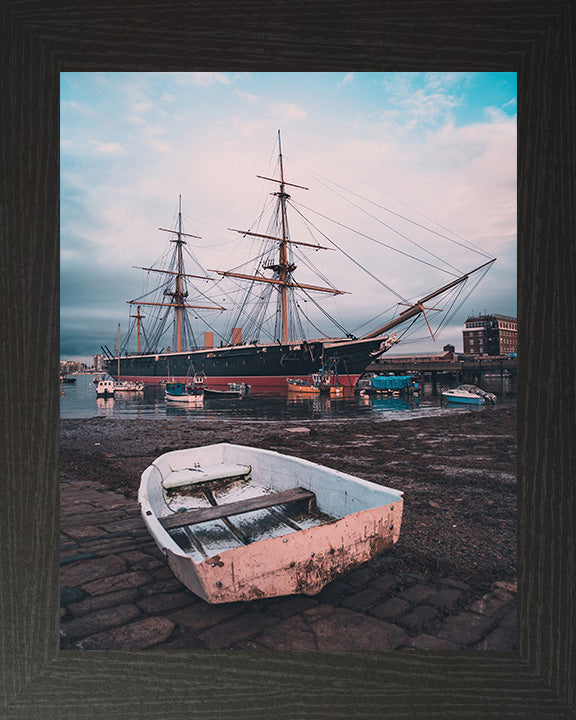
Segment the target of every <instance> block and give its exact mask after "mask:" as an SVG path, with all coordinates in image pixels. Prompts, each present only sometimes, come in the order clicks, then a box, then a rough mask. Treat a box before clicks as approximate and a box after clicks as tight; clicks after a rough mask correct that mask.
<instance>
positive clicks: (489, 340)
mask: <svg viewBox="0 0 576 720" xmlns="http://www.w3.org/2000/svg"><path fill="white" fill-rule="evenodd" d="M462 340H463V347H464V355H508V354H510V353H516V352H517V347H518V322H517V320H516V318H514V317H509V316H507V315H477V316H474V317H472V316H470V317H469V318H468V319H467V320H466V323H465V325H464V330H463V331H462Z"/></svg>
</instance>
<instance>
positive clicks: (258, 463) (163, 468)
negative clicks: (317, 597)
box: [138, 443, 403, 603]
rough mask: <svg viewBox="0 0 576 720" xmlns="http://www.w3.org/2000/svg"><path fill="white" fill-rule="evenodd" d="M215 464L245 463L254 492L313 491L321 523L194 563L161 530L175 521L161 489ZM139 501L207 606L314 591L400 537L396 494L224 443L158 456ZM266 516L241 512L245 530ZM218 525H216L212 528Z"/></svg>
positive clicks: (177, 570)
mask: <svg viewBox="0 0 576 720" xmlns="http://www.w3.org/2000/svg"><path fill="white" fill-rule="evenodd" d="M218 463H220V464H222V466H223V467H224V466H225V465H226V464H228V465H230V464H232V465H236V466H238V464H241V465H243V466H248V467H249V468H250V469H251V472H250V483H251V485H250V488H251V490H254V489H255V488H259V489H260V495H262V494H264V495H265V494H266V493H270V492H282V491H286V490H289V489H291V488H296V487H300V488H304V489H306V490H311V491H312V492H313V493H314V494H315V498H316V506H317V509H318V511H319V513H320V515H321V516H322V520H319V521H318V522H317V523H316V524H313V522H311V523H309V524H308V525H307V526H305V527H302V529H297V528H296V529H294V528H291V527H289V526H288V525H287V526H286V527H285V528H284V529H281V530H279V529H278V528H277V529H276V530H275V532H276V535H275V536H273V537H264V539H258V540H257V541H255V542H250V543H248V544H241V543H237V546H235V547H230V548H228V549H227V548H226V547H224V549H223V550H222V551H218V552H214V553H207V557H205V558H196V559H194V558H193V557H192V555H193V554H194V553H193V552H188V551H184V550H183V549H182V547H181V546H180V545H179V544H178V543H177V542H176V541H175V539H174V538H173V537H172V536H171V535H170V534H169V532H168V531H167V530H166V529H165V528H164V527H163V525H162V520H164V519H165V518H166V517H168V516H171V517H173V516H174V513H171V512H170V509H169V508H168V506H167V504H166V502H165V493H166V487H167V486H169V485H170V484H171V481H170V477H169V476H170V475H172V476H174V477H176V480H177V482H176V485H178V482H179V481H178V477H181V476H182V474H183V473H185V472H186V471H191V472H192V473H194V472H199V471H201V469H202V467H211V468H214V467H216V466H217V465H218ZM232 474H233V472H232ZM138 499H139V502H140V506H141V512H142V517H143V519H144V522H145V523H146V525H147V527H148V529H149V531H150V533H151V535H152V537H153V538H154V540H155V542H156V544H157V545H158V547H159V548H160V549H161V550H162V551H163V553H164V554H165V556H166V558H167V560H168V563H169V565H170V567H171V569H172V571H173V572H174V574H175V575H176V576H177V577H178V578H179V579H180V580H181V582H182V583H184V585H186V587H188V588H189V589H190V590H192V592H194V593H195V594H197V595H198V596H200V597H201V598H203V599H204V600H206V601H207V602H209V603H224V602H233V601H239V600H254V599H256V598H262V597H274V596H280V595H290V594H295V593H307V594H315V593H317V592H319V591H320V590H321V589H322V588H323V587H324V586H325V585H326V584H327V583H329V582H331V581H332V580H333V579H334V578H336V577H337V576H338V575H340V574H342V573H345V572H347V571H349V570H351V569H353V568H355V567H356V566H358V565H360V564H361V563H364V562H366V561H368V560H370V559H371V558H374V557H376V556H378V555H379V554H381V553H382V552H383V551H384V550H386V548H389V547H391V546H392V545H393V544H394V543H395V542H396V541H397V540H398V537H399V534H400V525H401V519H402V508H403V501H402V493H401V492H399V491H398V490H393V489H391V488H387V487H384V486H381V485H377V484H375V483H371V482H368V481H366V480H362V479H360V478H356V477H353V476H352V475H348V474H346V473H341V472H339V471H337V470H332V469H330V468H326V467H323V466H320V465H317V464H315V463H311V462H309V461H307V460H302V459H300V458H295V457H291V456H286V455H281V454H280V453H276V452H272V451H269V450H260V449H255V448H249V447H244V446H239V445H231V444H228V443H222V444H219V445H211V446H207V447H203V448H195V449H190V450H180V451H175V452H171V453H167V454H165V455H162V456H160V457H159V458H157V460H155V461H154V463H153V464H152V465H151V466H150V467H148V468H147V469H146V470H145V471H144V473H143V474H142V481H141V485H140V490H139V497H138ZM266 512H267V511H266V510H259V511H254V512H251V513H247V514H245V515H243V516H242V517H243V519H244V520H243V522H244V523H245V525H244V528H246V527H248V528H249V529H250V528H251V527H253V526H257V525H258V524H259V523H261V522H262V519H263V517H264V516H263V513H266ZM314 522H315V521H314ZM218 523H221V524H222V521H215V522H214V523H213V525H214V526H216V525H217V524H218ZM303 524H304V525H306V521H304V523H303ZM196 527H200V526H196ZM297 527H298V526H297ZM189 530H190V528H188V531H189ZM219 531H220V532H223V531H224V530H223V527H222V528H219ZM206 534H207V535H208V534H209V533H206Z"/></svg>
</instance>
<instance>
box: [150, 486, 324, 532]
mask: <svg viewBox="0 0 576 720" xmlns="http://www.w3.org/2000/svg"><path fill="white" fill-rule="evenodd" d="M315 497H316V496H315V495H314V493H313V492H310V490H306V489H305V488H301V487H296V488H290V490H283V491H282V492H276V493H270V494H268V495H261V496H259V497H255V498H249V499H248V500H238V501H236V502H231V503H225V504H224V505H215V506H213V507H207V508H200V509H198V510H187V511H186V512H178V513H174V515H170V516H168V517H163V518H158V519H159V520H160V523H161V524H162V525H163V527H164V528H166V530H174V529H175V528H179V527H184V526H186V525H197V524H198V523H203V522H208V521H209V520H218V519H220V518H225V517H228V516H229V515H242V514H244V513H248V512H252V511H253V510H262V509H264V508H269V507H273V506H274V505H283V504H285V503H289V502H296V501H298V500H308V501H312V500H314V499H315Z"/></svg>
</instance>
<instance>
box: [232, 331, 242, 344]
mask: <svg viewBox="0 0 576 720" xmlns="http://www.w3.org/2000/svg"><path fill="white" fill-rule="evenodd" d="M232 345H242V328H232Z"/></svg>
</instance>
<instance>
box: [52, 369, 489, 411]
mask: <svg viewBox="0 0 576 720" xmlns="http://www.w3.org/2000/svg"><path fill="white" fill-rule="evenodd" d="M75 377H76V378H77V382H76V383H74V384H69V385H67V386H66V394H65V395H63V396H61V397H60V417H62V418H89V417H135V418H137V417H141V418H156V417H157V418H173V419H175V420H177V419H179V418H190V419H194V420H206V421H210V420H222V419H224V420H233V419H242V420H253V421H265V422H266V421H275V420H302V421H305V420H310V419H329V418H339V419H345V418H374V419H384V420H390V419H403V418H408V417H410V418H411V417H423V416H427V415H436V414H443V413H453V412H460V411H462V410H470V407H469V406H465V407H460V406H457V405H453V404H452V403H450V404H446V403H444V404H442V403H441V400H440V396H433V395H432V394H431V393H430V389H427V391H425V392H424V393H421V394H420V396H419V397H418V398H416V397H415V398H403V397H382V396H377V395H367V394H366V395H359V394H354V392H353V391H349V390H347V392H346V393H345V394H344V396H328V395H305V394H302V395H299V394H293V393H290V394H288V392H287V391H286V392H284V393H282V392H280V391H276V392H268V393H265V392H262V391H260V392H252V391H251V392H249V393H248V394H247V395H245V396H243V397H241V398H220V397H218V398H210V397H206V398H204V403H203V405H200V406H194V405H190V406H189V405H186V406H185V407H181V406H179V405H178V404H176V403H167V402H166V400H165V398H164V394H163V388H162V387H159V386H145V387H144V390H143V391H141V392H136V393H118V395H116V396H115V397H112V398H97V397H96V388H95V385H94V384H93V383H92V376H91V375H76V376H75ZM425 390H426V389H425ZM501 403H502V400H501V399H500V398H499V400H498V403H497V405H499V404H501ZM477 409H478V410H479V411H480V412H482V411H483V410H484V411H486V410H489V408H482V407H479V408H477Z"/></svg>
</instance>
